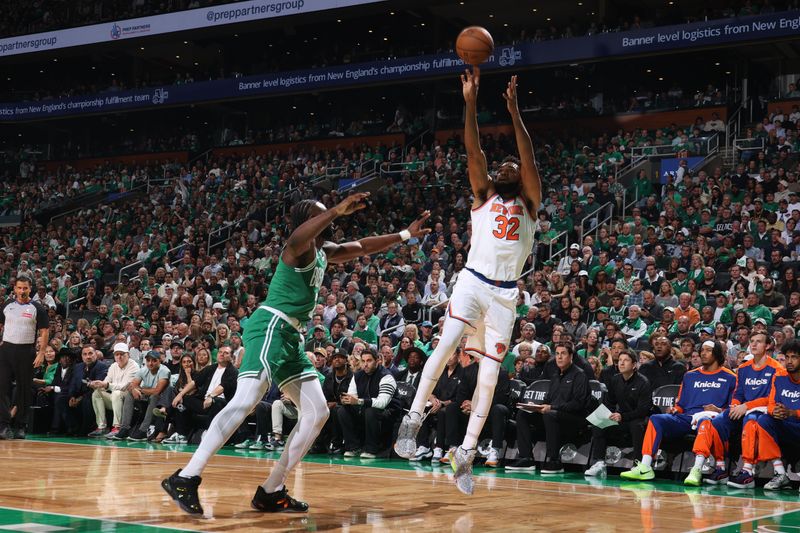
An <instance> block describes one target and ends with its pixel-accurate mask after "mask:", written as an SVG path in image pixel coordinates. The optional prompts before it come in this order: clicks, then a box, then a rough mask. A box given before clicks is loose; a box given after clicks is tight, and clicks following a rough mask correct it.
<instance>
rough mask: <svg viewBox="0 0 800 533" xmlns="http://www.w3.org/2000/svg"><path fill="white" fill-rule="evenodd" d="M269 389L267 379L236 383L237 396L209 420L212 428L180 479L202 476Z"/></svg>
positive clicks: (247, 379)
mask: <svg viewBox="0 0 800 533" xmlns="http://www.w3.org/2000/svg"><path fill="white" fill-rule="evenodd" d="M264 374H266V372H264ZM269 386H270V382H269V381H268V380H267V379H254V378H246V379H241V380H239V382H238V384H237V385H236V394H235V395H234V396H233V398H231V401H230V402H228V404H227V405H226V406H225V407H223V408H222V411H220V412H219V413H218V414H217V416H215V417H214V420H212V421H211V426H209V428H208V431H206V434H205V435H204V436H203V440H202V441H200V446H199V447H198V448H197V451H195V452H194V455H192V458H191V459H190V460H189V464H187V465H186V466H185V467H184V468H183V470H181V473H180V476H181V477H187V478H188V477H193V476H199V475H200V474H202V473H203V470H204V469H205V467H206V465H207V464H208V461H209V460H210V459H211V456H212V455H214V454H215V453H217V452H218V451H219V449H220V448H222V447H223V446H224V445H225V443H226V442H228V439H230V438H231V435H233V432H234V431H236V430H237V429H238V428H239V426H241V425H242V422H244V419H245V418H247V415H249V414H250V412H251V411H252V410H253V408H254V407H255V406H256V404H257V403H258V401H259V400H260V399H261V398H262V397H263V396H264V394H265V393H266V392H267V389H269Z"/></svg>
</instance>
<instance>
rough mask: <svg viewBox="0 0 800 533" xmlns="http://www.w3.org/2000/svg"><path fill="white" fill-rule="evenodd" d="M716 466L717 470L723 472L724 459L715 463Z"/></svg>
mask: <svg viewBox="0 0 800 533" xmlns="http://www.w3.org/2000/svg"><path fill="white" fill-rule="evenodd" d="M716 465H717V468H719V469H721V470H725V460H724V459H723V460H722V461H717V463H716Z"/></svg>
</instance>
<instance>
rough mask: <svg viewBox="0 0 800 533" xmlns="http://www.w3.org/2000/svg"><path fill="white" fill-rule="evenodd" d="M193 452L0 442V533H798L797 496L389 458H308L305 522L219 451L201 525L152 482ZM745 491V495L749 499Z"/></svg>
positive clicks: (257, 468) (262, 465)
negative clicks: (463, 469) (454, 478)
mask: <svg viewBox="0 0 800 533" xmlns="http://www.w3.org/2000/svg"><path fill="white" fill-rule="evenodd" d="M193 449H194V447H178V449H177V450H169V449H166V448H165V447H159V446H153V445H148V444H132V443H130V444H129V443H120V444H116V445H114V444H111V445H108V444H107V443H105V442H103V443H99V442H97V443H95V442H92V441H87V440H75V441H71V443H68V442H65V441H62V442H48V441H44V440H41V441H36V440H27V441H10V442H9V441H6V442H0V468H1V470H0V476H1V477H0V480H2V481H0V531H7V530H8V531H37V532H47V531H104V532H106V531H124V532H134V531H136V532H139V531H165V530H168V529H171V530H193V531H339V530H343V531H350V532H357V531H381V532H382V531H426V532H434V531H457V532H468V531H475V532H484V531H503V532H507V531H537V532H538V531H543V532H548V531H552V532H559V533H560V532H572V531H575V532H578V531H580V532H592V533H606V532H608V533H612V532H614V533H616V532H620V533H621V532H639V531H645V532H661V531H664V532H672V531H687V530H697V531H712V530H713V531H752V532H755V531H762V532H767V531H770V532H771V531H775V532H777V531H797V530H800V502H798V494H797V491H796V490H794V491H791V492H785V493H782V494H778V495H775V496H769V495H767V494H765V493H763V491H761V490H760V489H759V490H758V491H755V492H753V493H752V494H748V493H746V492H745V493H744V494H742V495H737V494H729V493H727V491H726V489H716V488H714V489H710V490H709V489H701V488H697V489H683V487H681V486H680V485H676V484H671V483H668V482H664V481H659V482H656V483H641V484H623V483H620V482H619V481H618V478H614V477H610V478H609V479H608V480H606V481H597V482H595V483H594V484H592V483H588V482H587V481H586V480H584V479H583V478H582V477H581V476H579V475H577V474H567V475H565V476H556V477H555V478H554V480H553V481H545V480H543V478H542V477H541V476H535V475H528V474H513V475H506V474H504V473H503V472H502V471H501V472H492V471H490V470H486V469H482V468H476V473H480V476H479V477H478V478H477V487H476V492H475V495H473V496H472V497H465V496H462V495H461V494H460V493H459V492H458V491H457V490H456V489H455V487H454V486H453V485H452V482H451V481H450V479H449V473H448V470H446V469H444V468H439V467H435V468H434V467H431V466H430V465H424V466H420V467H418V468H416V469H415V468H412V467H410V466H409V464H408V463H406V462H402V461H399V460H396V461H363V462H362V461H359V460H353V461H347V462H346V461H344V460H342V459H337V460H331V459H329V458H327V457H316V458H315V457H311V458H310V460H309V461H306V462H303V463H302V464H301V465H300V466H299V467H298V469H297V470H296V472H295V473H293V474H292V475H291V476H290V479H289V481H288V485H289V487H290V488H291V489H292V494H293V495H294V496H295V497H297V498H300V499H305V500H306V501H308V502H309V503H310V505H311V512H310V513H309V514H308V515H296V514H294V515H288V514H278V515H272V514H270V515H264V514H260V513H257V512H255V511H252V510H250V507H249V502H250V498H251V497H252V494H253V492H254V490H255V488H256V486H257V485H258V484H259V483H261V482H262V481H263V478H264V477H265V475H266V473H267V472H268V471H269V468H270V466H271V464H272V462H273V460H272V459H271V458H267V457H273V458H274V457H275V455H273V454H270V455H268V456H267V455H266V454H262V453H236V452H234V451H233V450H230V449H226V450H225V451H224V452H223V453H224V455H218V456H216V457H214V459H213V460H212V462H211V464H210V465H209V467H208V469H207V470H206V472H205V476H204V480H203V484H202V486H201V490H200V496H201V499H202V502H203V504H204V507H205V510H206V514H207V515H208V517H207V518H202V519H198V518H191V517H188V516H186V515H184V514H183V513H181V512H180V511H179V510H178V509H177V507H175V506H174V505H173V504H172V502H171V501H170V500H169V499H168V498H167V496H166V495H165V494H164V493H163V492H162V490H161V488H160V486H159V481H160V480H161V478H163V477H165V476H166V475H167V474H169V473H171V472H173V471H174V470H175V469H177V468H179V467H181V466H182V465H183V464H184V463H185V462H186V461H187V460H188V455H187V453H186V452H187V451H191V450H193ZM751 492H752V491H751Z"/></svg>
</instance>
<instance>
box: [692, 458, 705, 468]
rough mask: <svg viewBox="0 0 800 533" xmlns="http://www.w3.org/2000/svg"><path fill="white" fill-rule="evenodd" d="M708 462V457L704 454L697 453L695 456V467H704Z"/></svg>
mask: <svg viewBox="0 0 800 533" xmlns="http://www.w3.org/2000/svg"><path fill="white" fill-rule="evenodd" d="M704 464H706V458H705V457H703V456H702V455H696V456H695V457H694V467H695V468H703V465H704Z"/></svg>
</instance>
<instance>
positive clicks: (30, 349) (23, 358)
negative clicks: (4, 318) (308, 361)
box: [0, 342, 36, 428]
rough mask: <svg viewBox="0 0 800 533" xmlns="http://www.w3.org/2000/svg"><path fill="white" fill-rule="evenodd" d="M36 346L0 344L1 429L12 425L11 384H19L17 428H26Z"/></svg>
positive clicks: (17, 393)
mask: <svg viewBox="0 0 800 533" xmlns="http://www.w3.org/2000/svg"><path fill="white" fill-rule="evenodd" d="M35 358H36V346H35V345H34V344H11V343H10V342H4V343H3V344H0V428H4V427H8V426H10V425H11V407H12V404H11V382H12V381H15V380H16V382H17V388H16V402H15V404H16V406H17V414H16V416H15V417H14V421H15V424H14V425H15V426H16V427H18V428H24V427H25V424H26V422H27V420H28V408H29V407H30V405H31V402H32V401H33V360H34V359H35Z"/></svg>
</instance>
